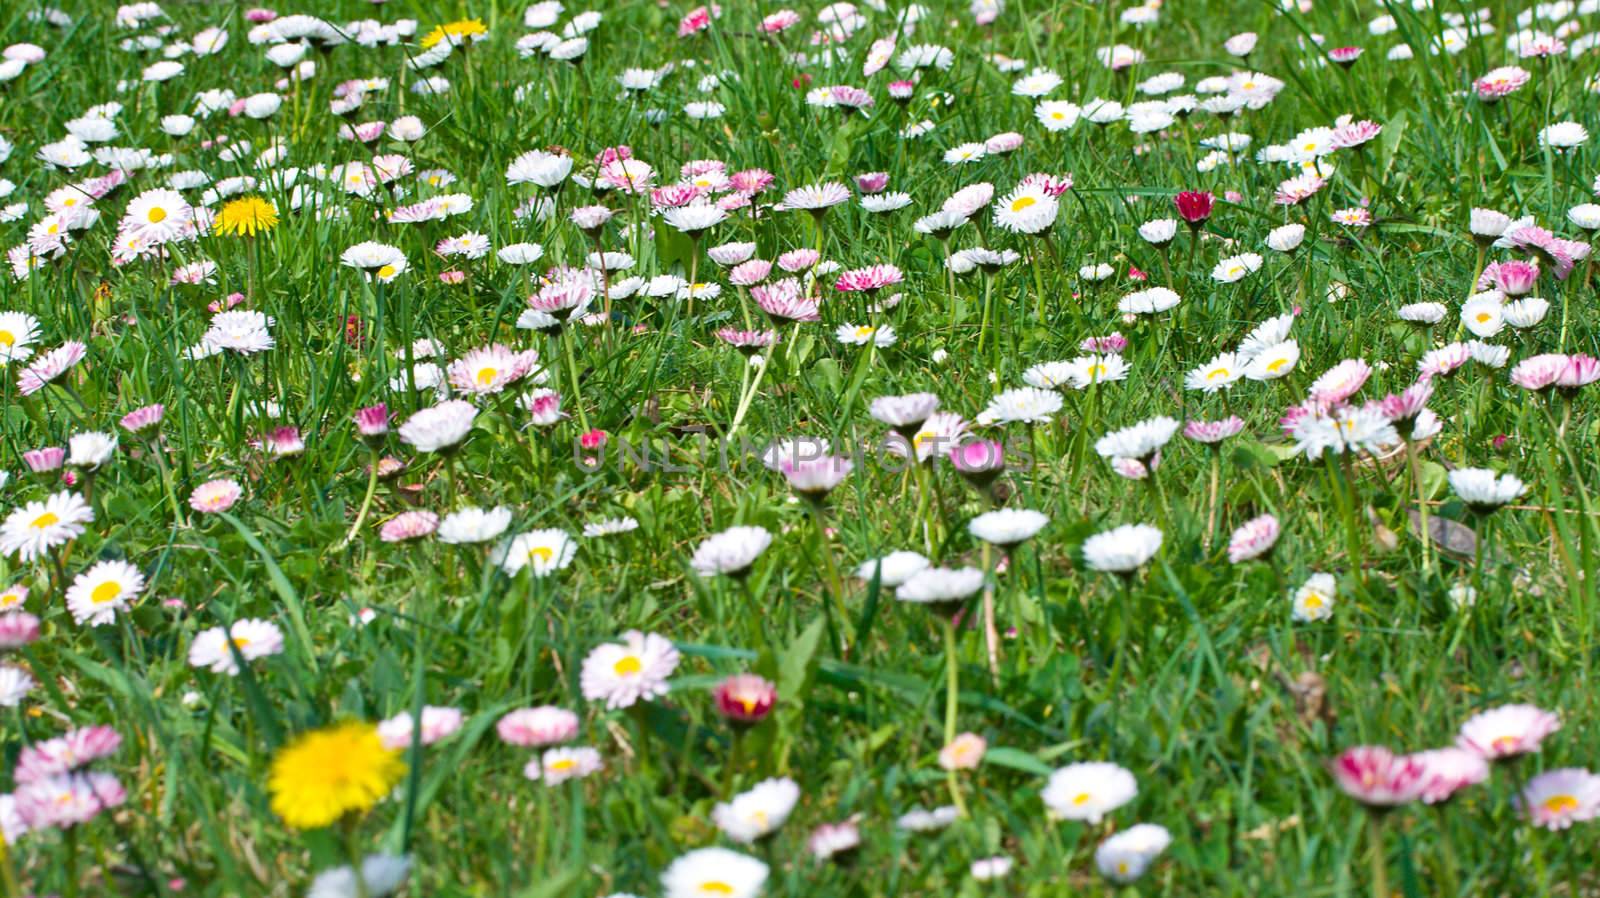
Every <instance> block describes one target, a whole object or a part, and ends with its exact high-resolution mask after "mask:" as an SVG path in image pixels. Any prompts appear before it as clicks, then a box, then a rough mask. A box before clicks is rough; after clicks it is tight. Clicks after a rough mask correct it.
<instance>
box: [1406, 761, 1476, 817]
mask: <svg viewBox="0 0 1600 898" xmlns="http://www.w3.org/2000/svg"><path fill="white" fill-rule="evenodd" d="M1411 757H1412V758H1413V759H1415V760H1416V761H1417V762H1419V763H1421V764H1422V768H1423V776H1422V779H1423V786H1422V796H1421V797H1422V802H1423V804H1439V803H1440V802H1445V801H1449V800H1450V799H1451V798H1452V797H1454V796H1455V794H1456V793H1457V792H1459V791H1461V790H1462V789H1465V788H1466V787H1468V786H1476V785H1478V784H1479V783H1482V782H1483V781H1485V780H1487V779H1488V778H1489V762H1487V761H1485V760H1484V759H1483V758H1482V757H1480V756H1479V755H1477V754H1476V753H1474V752H1470V751H1465V750H1463V749H1459V748H1438V749H1434V750H1432V751H1422V752H1417V753H1416V754H1414V755H1412V756H1411Z"/></svg>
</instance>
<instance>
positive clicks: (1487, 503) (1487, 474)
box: [1449, 468, 1528, 514]
mask: <svg viewBox="0 0 1600 898" xmlns="http://www.w3.org/2000/svg"><path fill="white" fill-rule="evenodd" d="M1449 480H1450V489H1451V491H1452V492H1454V493H1455V494H1456V496H1458V497H1459V498H1460V499H1461V501H1462V502H1465V503H1466V504H1467V507H1468V508H1470V509H1472V510H1473V511H1475V512H1477V513H1479V514H1488V513H1490V512H1493V511H1495V510H1496V509H1498V508H1500V506H1502V505H1505V504H1507V503H1510V502H1514V501H1516V500H1517V499H1518V498H1519V497H1521V496H1522V494H1523V493H1525V492H1527V490H1528V487H1527V485H1526V484H1524V483H1523V482H1522V481H1521V480H1520V479H1518V478H1517V477H1516V476H1514V475H1511V474H1501V475H1499V476H1496V475H1495V473H1494V472H1493V471H1490V470H1487V469H1484V468H1456V469H1455V470H1453V471H1451V472H1450V474H1449Z"/></svg>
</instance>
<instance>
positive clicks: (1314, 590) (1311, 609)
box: [1293, 573, 1338, 623]
mask: <svg viewBox="0 0 1600 898" xmlns="http://www.w3.org/2000/svg"><path fill="white" fill-rule="evenodd" d="M1337 595H1338V584H1337V582H1336V581H1335V580H1334V579H1333V575H1332V574H1320V573H1319V574H1312V575H1311V576H1310V577H1308V578H1307V579H1306V582H1305V583H1304V584H1303V585H1302V586H1300V588H1299V589H1296V590H1295V591H1294V596H1293V602H1294V619H1295V620H1297V621H1300V622H1301V623H1309V622H1312V621H1320V620H1327V619H1328V618H1329V617H1332V616H1333V602H1334V598H1335V597H1336V596H1337Z"/></svg>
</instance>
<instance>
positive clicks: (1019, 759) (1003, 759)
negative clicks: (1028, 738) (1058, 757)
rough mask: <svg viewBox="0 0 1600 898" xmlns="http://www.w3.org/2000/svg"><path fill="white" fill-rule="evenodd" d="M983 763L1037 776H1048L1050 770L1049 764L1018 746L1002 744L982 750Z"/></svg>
mask: <svg viewBox="0 0 1600 898" xmlns="http://www.w3.org/2000/svg"><path fill="white" fill-rule="evenodd" d="M983 763H985V764H994V765H996V766H998V767H1009V768H1011V769H1012V770H1020V771H1022V772H1023V773H1032V774H1035V775H1037V776H1049V775H1050V774H1051V772H1052V771H1051V768H1050V765H1049V764H1046V763H1045V762H1043V761H1041V760H1039V759H1038V758H1036V757H1034V756H1033V755H1031V754H1028V753H1027V752H1025V751H1023V750H1021V749H1019V748H1010V747H1008V746H1004V745H1002V746H1000V747H999V748H991V749H989V750H988V751H986V752H984V753H983Z"/></svg>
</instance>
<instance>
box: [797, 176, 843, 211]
mask: <svg viewBox="0 0 1600 898" xmlns="http://www.w3.org/2000/svg"><path fill="white" fill-rule="evenodd" d="M849 201H850V188H848V187H846V186H844V185H843V184H840V183H837V182H828V183H825V184H808V185H806V186H804V187H796V188H795V189H793V190H791V191H789V192H788V193H786V194H784V195H783V203H782V204H781V208H783V209H804V210H805V211H807V212H810V213H812V214H814V215H820V214H822V213H823V212H825V211H827V210H828V209H829V208H830V207H832V206H837V205H839V204H840V203H847V202H849Z"/></svg>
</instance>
